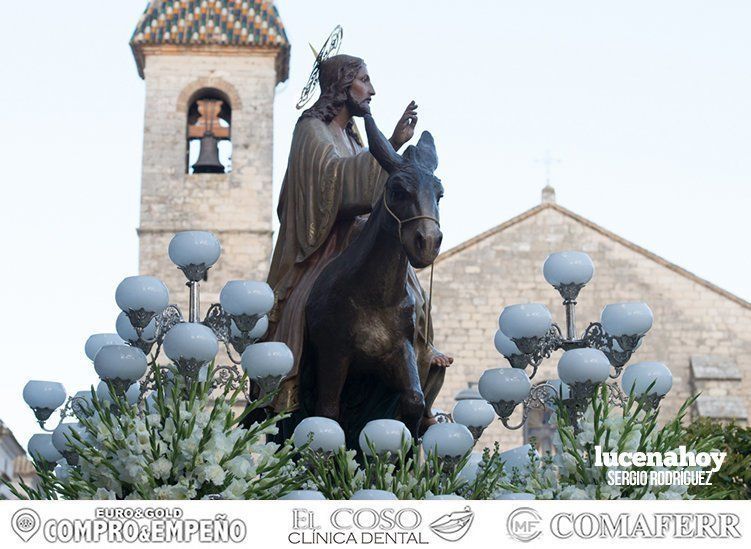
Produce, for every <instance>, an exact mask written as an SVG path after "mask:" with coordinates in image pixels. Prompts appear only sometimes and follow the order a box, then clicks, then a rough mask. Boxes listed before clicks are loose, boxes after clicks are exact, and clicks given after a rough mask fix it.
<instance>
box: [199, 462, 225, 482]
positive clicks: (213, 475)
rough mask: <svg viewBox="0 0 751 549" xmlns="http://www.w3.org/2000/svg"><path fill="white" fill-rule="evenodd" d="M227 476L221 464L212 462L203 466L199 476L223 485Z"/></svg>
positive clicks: (206, 480) (205, 480)
mask: <svg viewBox="0 0 751 549" xmlns="http://www.w3.org/2000/svg"><path fill="white" fill-rule="evenodd" d="M226 476H227V473H225V472H224V469H222V467H221V465H217V464H216V463H212V464H208V465H206V466H204V467H203V469H202V471H201V474H200V475H199V478H202V479H203V480H204V482H210V483H211V484H214V485H216V486H221V485H222V484H223V483H224V479H225V478H226Z"/></svg>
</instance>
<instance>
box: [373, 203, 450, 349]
mask: <svg viewBox="0 0 751 549" xmlns="http://www.w3.org/2000/svg"><path fill="white" fill-rule="evenodd" d="M383 207H384V208H386V211H387V212H388V213H389V215H390V216H391V217H393V218H394V221H396V223H397V226H398V228H399V243H400V244H401V245H402V246H403V245H404V241H403V240H402V225H406V224H407V223H409V222H411V221H417V220H418V219H428V220H430V221H432V222H434V223H435V224H436V225H438V227H439V228H440V226H441V222H440V221H438V220H437V219H436V218H435V217H433V216H431V215H416V216H414V217H410V218H408V219H399V216H398V215H396V214H395V213H394V212H392V211H391V208H389V204H388V202H386V190H385V189H384V191H383ZM433 269H434V263H431V264H430V286H429V289H428V298H427V299H426V300H425V310H424V314H425V344H426V345H430V346H432V345H433V342H432V341H431V338H430V324H431V322H430V312H431V309H432V305H433ZM416 340H417V330H415V341H416Z"/></svg>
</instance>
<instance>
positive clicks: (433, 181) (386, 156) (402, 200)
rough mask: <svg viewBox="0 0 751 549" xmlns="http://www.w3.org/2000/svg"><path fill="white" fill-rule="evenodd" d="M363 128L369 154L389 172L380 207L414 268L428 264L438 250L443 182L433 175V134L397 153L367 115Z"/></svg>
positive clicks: (427, 133)
mask: <svg viewBox="0 0 751 549" xmlns="http://www.w3.org/2000/svg"><path fill="white" fill-rule="evenodd" d="M365 130H366V132H367V135H368V145H369V147H370V152H371V154H372V155H373V156H374V157H375V158H376V160H378V163H379V164H380V165H381V167H382V168H383V169H384V170H386V171H387V172H388V174H389V179H388V181H387V182H386V188H385V189H384V193H383V207H384V208H385V210H386V212H387V213H388V214H390V215H388V217H389V218H390V220H389V222H390V223H391V226H392V227H393V230H394V234H395V235H396V236H398V237H399V240H400V241H401V243H402V246H403V248H404V252H405V253H406V254H407V258H408V259H409V262H410V263H411V264H412V266H413V267H416V268H418V269H419V268H422V267H427V266H428V265H430V264H431V263H433V261H434V260H435V258H436V256H437V255H438V252H439V251H440V250H441V241H442V240H443V234H442V233H441V229H440V225H439V214H438V202H439V201H440V200H441V197H442V196H443V185H441V181H440V180H439V179H438V178H437V177H436V176H435V175H433V172H434V171H435V169H436V167H437V166H438V156H437V155H436V152H435V143H434V142H433V136H432V135H430V133H429V132H423V133H422V135H421V136H420V140H419V141H418V142H417V145H416V146H415V145H410V146H409V147H407V150H406V151H404V154H403V155H399V154H397V152H396V151H395V150H394V148H393V147H392V146H391V143H389V141H388V139H386V138H385V137H384V136H383V134H382V133H381V132H380V131H379V130H378V127H377V126H376V124H375V121H374V120H373V117H372V116H370V115H367V116H365Z"/></svg>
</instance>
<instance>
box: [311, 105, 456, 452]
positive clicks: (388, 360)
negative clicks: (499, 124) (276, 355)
mask: <svg viewBox="0 0 751 549" xmlns="http://www.w3.org/2000/svg"><path fill="white" fill-rule="evenodd" d="M365 128H366V132H367V136H368V144H369V146H370V152H371V154H372V155H373V156H374V157H375V158H376V160H377V161H378V163H379V164H380V165H381V167H382V168H383V169H384V170H385V171H386V172H387V173H388V175H389V178H388V181H387V182H386V184H385V188H384V192H383V196H382V197H381V198H380V200H379V201H378V203H377V204H376V206H375V207H374V209H373V211H372V213H371V214H370V217H369V218H368V221H367V222H366V223H365V225H364V226H363V228H362V230H361V232H360V233H359V235H358V236H357V237H356V239H355V240H354V241H353V242H352V244H351V245H350V246H349V247H347V248H346V249H345V250H344V251H343V252H342V253H341V254H340V255H339V256H338V257H337V258H336V259H334V260H332V261H331V263H329V265H327V266H326V268H325V269H324V270H323V271H322V273H321V274H320V276H319V277H318V279H317V280H316V282H315V284H314V286H313V288H312V289H311V293H310V296H309V298H308V302H307V306H306V309H305V315H306V325H307V334H306V347H305V362H306V364H305V371H304V372H303V376H302V379H301V395H305V396H303V398H308V399H310V400H309V404H308V406H306V407H307V408H308V409H309V410H311V411H313V412H314V413H315V415H317V416H324V417H329V418H332V419H335V420H337V421H339V422H340V423H341V424H342V426H343V428H344V430H345V433H346V434H347V443H348V446H349V447H353V446H356V444H357V436H358V434H359V431H360V429H361V428H362V427H363V426H364V424H365V423H367V421H370V420H371V419H379V418H398V419H401V420H402V421H403V422H404V423H405V425H406V426H407V427H408V428H409V430H410V432H411V433H412V436H413V437H415V438H417V436H418V429H419V425H420V420H421V418H422V416H423V413H424V411H425V396H424V395H423V392H422V390H421V385H420V372H419V371H418V365H417V360H416V354H415V348H414V341H415V329H416V326H415V324H416V320H415V318H416V316H415V298H414V296H413V295H412V292H411V291H410V288H409V286H408V284H407V276H408V264H409V265H412V266H413V267H415V268H418V269H419V268H423V267H427V266H429V265H431V264H432V263H433V261H434V260H435V258H436V256H437V255H438V252H439V251H440V247H441V240H442V238H443V235H442V234H441V230H440V225H439V220H438V202H439V200H440V199H441V196H442V195H443V186H442V185H441V182H440V180H439V179H437V178H436V177H435V176H434V175H433V172H434V171H435V169H436V167H437V165H438V158H437V155H436V150H435V144H434V142H433V137H432V136H431V135H430V133H429V132H423V134H422V136H421V137H420V140H419V142H418V143H417V146H410V147H408V148H407V150H406V151H405V152H404V154H403V156H400V155H399V154H397V153H396V151H394V149H393V147H392V146H391V144H390V143H389V141H388V140H387V139H386V138H385V137H384V136H383V134H382V133H381V132H380V131H379V130H378V128H377V126H376V124H375V121H374V120H373V118H372V117H371V116H370V115H367V116H365Z"/></svg>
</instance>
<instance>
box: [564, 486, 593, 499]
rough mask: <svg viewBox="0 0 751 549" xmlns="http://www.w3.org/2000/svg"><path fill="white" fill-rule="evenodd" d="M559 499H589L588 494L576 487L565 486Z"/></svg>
mask: <svg viewBox="0 0 751 549" xmlns="http://www.w3.org/2000/svg"><path fill="white" fill-rule="evenodd" d="M560 497H561V499H591V498H590V496H589V494H588V493H587V492H586V491H585V490H582V489H581V488H579V487H577V486H566V487H565V488H564V489H563V490H562V491H561V495H560Z"/></svg>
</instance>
